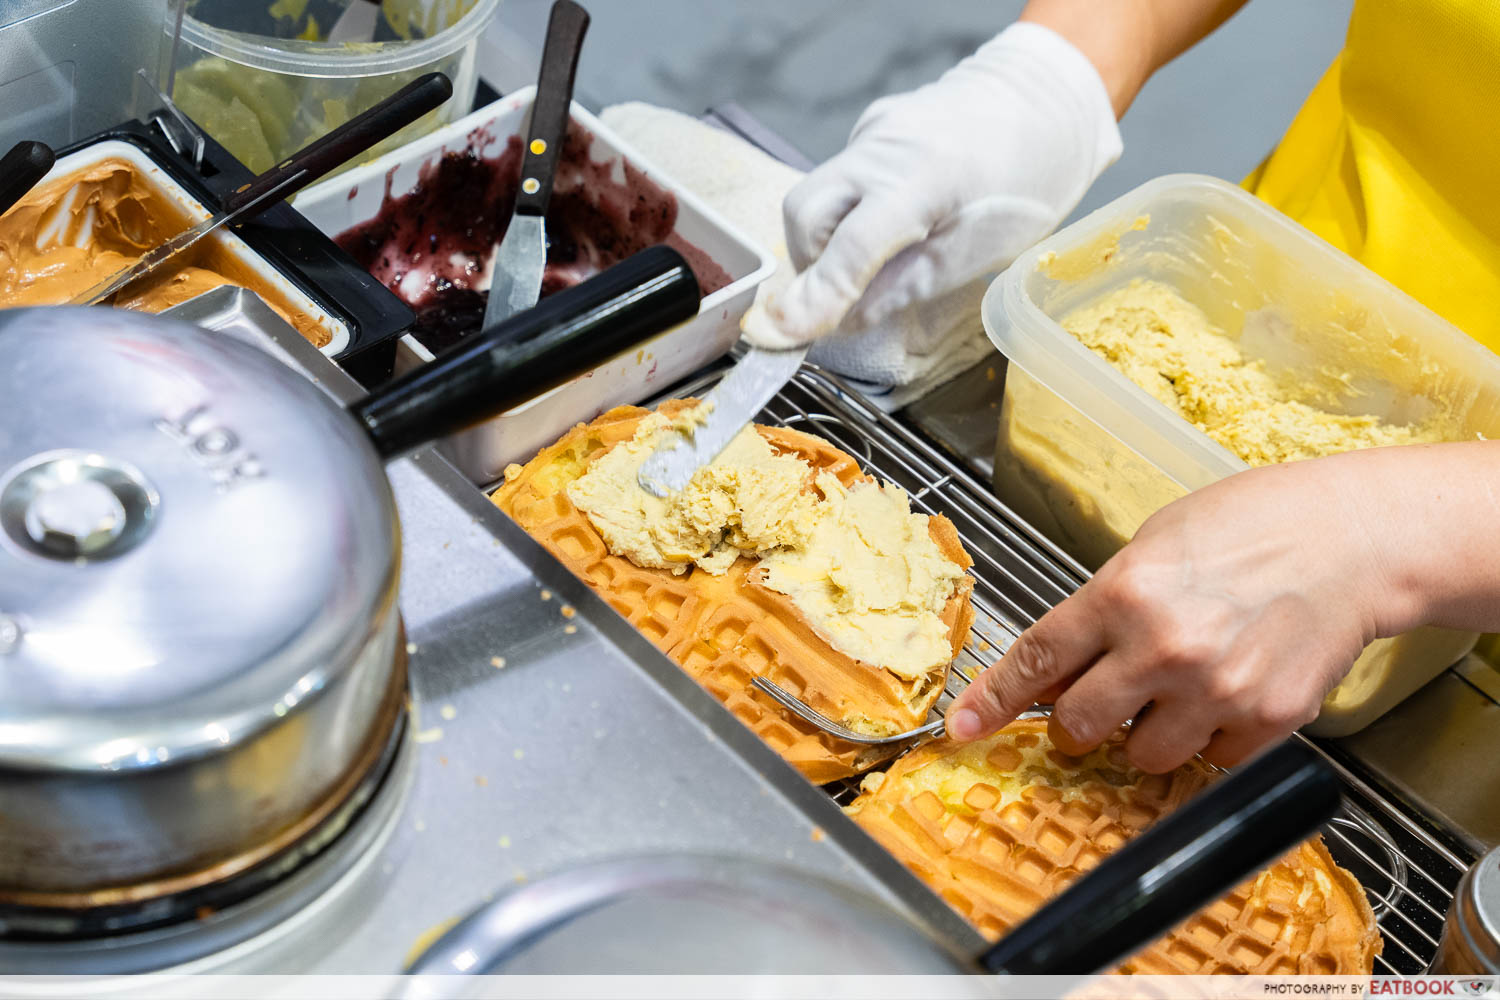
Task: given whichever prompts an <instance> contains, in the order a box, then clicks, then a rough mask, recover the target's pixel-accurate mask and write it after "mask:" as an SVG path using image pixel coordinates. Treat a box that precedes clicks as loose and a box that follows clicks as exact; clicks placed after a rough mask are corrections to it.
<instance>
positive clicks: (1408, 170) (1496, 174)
mask: <svg viewBox="0 0 1500 1000" xmlns="http://www.w3.org/2000/svg"><path fill="white" fill-rule="evenodd" d="M1497 112H1500V0H1356V2H1355V5H1354V13H1353V16H1352V17H1351V18H1350V21H1349V35H1348V38H1347V39H1346V41H1345V44H1344V51H1343V53H1342V54H1340V56H1339V57H1338V59H1336V60H1335V61H1334V64H1333V66H1331V67H1330V68H1329V70H1328V72H1327V73H1326V74H1325V75H1324V77H1323V79H1322V80H1321V81H1320V82H1319V83H1318V85H1317V87H1316V88H1315V89H1314V90H1313V92H1312V94H1311V96H1309V97H1308V99H1307V103H1306V104H1305V105H1304V106H1303V108H1302V110H1301V111H1300V112H1298V114H1297V117H1296V119H1295V120H1294V121H1293V122H1292V125H1291V128H1290V129H1288V130H1287V133H1286V136H1285V137H1284V138H1283V139H1282V141H1281V144H1280V145H1279V146H1278V147H1277V148H1276V150H1275V152H1273V153H1272V154H1271V156H1270V157H1269V158H1268V159H1267V160H1266V162H1265V163H1263V164H1262V165H1261V166H1260V168H1259V169H1258V170H1256V171H1255V173H1253V174H1252V175H1250V177H1248V178H1246V180H1245V186H1246V187H1247V188H1248V189H1249V190H1250V191H1252V192H1254V193H1255V194H1256V195H1258V196H1259V197H1260V198H1262V199H1264V200H1265V201H1267V202H1269V203H1270V204H1272V205H1274V206H1276V207H1277V208H1278V209H1280V210H1281V211H1283V212H1285V213H1286V214H1287V215H1289V216H1291V217H1292V218H1294V219H1296V220H1297V221H1298V222H1300V223H1302V224H1303V225H1304V226H1306V227H1307V228H1308V229H1311V230H1312V231H1313V232H1315V233H1317V234H1318V235H1319V236H1321V237H1323V238H1324V239H1325V240H1327V241H1328V242H1330V243H1332V244H1333V245H1334V246H1336V247H1338V248H1339V249H1341V250H1343V251H1345V252H1346V253H1348V254H1350V255H1351V256H1353V257H1355V258H1356V259H1358V260H1359V261H1360V262H1362V263H1363V264H1364V265H1365V266H1366V267H1369V268H1370V269H1371V270H1373V271H1375V272H1376V273H1377V274H1380V275H1381V276H1382V277H1384V278H1385V279H1386V280H1388V281H1390V282H1392V283H1393V284H1395V285H1397V286H1398V287H1400V288H1401V289H1402V290H1403V291H1405V292H1406V293H1407V294H1408V295H1411V296H1412V297H1413V298H1416V299H1417V300H1418V301H1420V302H1422V303H1423V304H1424V305H1426V306H1427V307H1428V308H1429V309H1432V310H1433V311H1434V312H1437V313H1438V314H1440V315H1442V316H1443V317H1444V318H1446V319H1447V320H1449V321H1450V322H1452V323H1453V324H1454V325H1455V326H1457V327H1459V328H1460V329H1462V330H1464V331H1465V332H1466V333H1468V334H1469V335H1470V336H1471V337H1473V338H1474V339H1475V340H1478V341H1479V342H1480V343H1482V344H1484V345H1485V346H1487V347H1489V348H1490V349H1491V350H1493V351H1497V352H1500V125H1497Z"/></svg>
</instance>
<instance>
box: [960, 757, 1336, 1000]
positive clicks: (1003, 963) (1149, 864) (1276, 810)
mask: <svg viewBox="0 0 1500 1000" xmlns="http://www.w3.org/2000/svg"><path fill="white" fill-rule="evenodd" d="M1338 806H1339V781H1338V778H1337V777H1336V776H1335V775H1334V773H1333V770H1332V769H1331V768H1330V767H1329V766H1328V765H1327V764H1326V763H1325V762H1324V761H1323V760H1322V758H1320V757H1319V756H1318V755H1317V754H1316V753H1315V752H1313V751H1312V750H1311V749H1309V748H1308V747H1306V746H1304V745H1302V744H1299V743H1284V744H1282V745H1281V746H1279V747H1277V748H1276V749H1274V750H1272V751H1270V752H1269V753H1267V754H1265V755H1264V756H1263V757H1261V758H1260V759H1259V760H1257V761H1254V762H1252V763H1250V764H1247V765H1245V766H1244V767H1243V768H1241V769H1240V770H1238V771H1236V772H1235V773H1234V774H1232V775H1230V776H1229V777H1227V778H1224V779H1223V780H1221V781H1219V782H1217V783H1215V784H1214V785H1213V786H1212V787H1210V788H1209V789H1208V790H1207V791H1205V792H1204V793H1203V794H1202V795H1199V796H1198V797H1197V798H1195V799H1194V800H1193V801H1192V802H1190V803H1188V804H1187V805H1186V806H1184V807H1183V808H1181V809H1179V810H1177V811H1176V812H1175V813H1172V814H1171V815H1169V816H1167V817H1166V818H1164V819H1163V820H1161V821H1160V822H1159V823H1157V824H1156V825H1155V826H1154V827H1152V828H1151V829H1150V830H1147V831H1146V832H1145V833H1143V834H1141V835H1140V836H1139V837H1137V838H1136V839H1135V840H1133V841H1131V842H1130V843H1129V844H1127V845H1126V846H1125V847H1123V848H1121V849H1120V851H1119V852H1117V853H1116V854H1113V855H1111V856H1110V857H1109V858H1108V859H1106V860H1105V861H1104V862H1103V863H1102V864H1101V865H1099V867H1098V868H1096V869H1094V870H1093V871H1092V872H1090V873H1089V874H1087V875H1085V876H1083V877H1082V878H1080V879H1079V880H1078V881H1077V882H1075V883H1073V885H1071V886H1069V887H1068V889H1067V890H1066V891H1065V892H1063V893H1062V894H1061V895H1060V896H1058V897H1057V898H1056V899H1053V900H1052V901H1051V902H1049V903H1048V904H1047V905H1046V906H1043V907H1042V908H1041V909H1040V910H1038V911H1037V912H1036V913H1035V914H1033V915H1032V916H1031V917H1030V918H1028V919H1027V920H1025V921H1024V922H1022V923H1021V924H1020V925H1019V926H1017V927H1016V928H1015V929H1014V930H1012V931H1011V932H1010V933H1009V934H1007V935H1006V936H1005V937H1003V938H1001V939H1000V942H999V943H998V944H996V945H995V946H994V947H993V948H991V949H990V950H989V951H987V952H985V953H984V954H983V955H982V956H980V959H979V961H980V964H982V965H983V966H984V967H985V968H987V969H989V970H990V971H991V972H998V973H1005V974H1009V975H1067V974H1075V975H1083V974H1087V973H1093V972H1097V971H1100V970H1102V969H1106V968H1108V967H1110V966H1112V965H1114V964H1115V963H1117V962H1119V961H1120V960H1122V959H1124V958H1126V957H1128V956H1130V955H1132V954H1134V953H1135V952H1136V951H1137V950H1138V949H1140V948H1141V947H1143V946H1144V945H1146V944H1149V943H1150V942H1152V941H1154V940H1155V939H1156V938H1158V937H1160V936H1161V935H1162V934H1165V933H1166V932H1167V931H1169V930H1170V929H1171V928H1172V927H1174V926H1176V925H1177V924H1178V923H1180V922H1181V921H1183V920H1185V919H1186V918H1188V917H1189V916H1191V915H1192V914H1193V913H1195V912H1196V911H1197V910H1198V909H1199V908H1200V907H1202V906H1203V905H1204V904H1206V903H1208V902H1210V901H1211V900H1213V899H1216V898H1217V897H1218V896H1220V895H1222V894H1223V893H1224V892H1226V891H1227V890H1228V889H1230V888H1231V887H1232V886H1234V885H1235V884H1237V883H1238V882H1239V881H1240V880H1242V879H1243V878H1245V876H1247V875H1249V874H1250V873H1251V872H1253V871H1255V870H1256V869H1258V868H1260V867H1262V866H1263V865H1264V864H1265V863H1266V862H1268V861H1270V860H1271V859H1272V858H1275V857H1277V856H1278V855H1280V854H1282V853H1284V852H1285V851H1287V850H1289V849H1290V848H1291V847H1292V846H1294V845H1295V844H1297V843H1299V842H1300V841H1301V840H1302V839H1303V838H1305V837H1307V836H1308V835H1310V834H1311V833H1312V832H1313V831H1314V830H1316V829H1317V828H1318V827H1319V826H1321V825H1323V824H1324V823H1326V822H1327V821H1328V820H1329V819H1331V818H1332V817H1333V814H1334V812H1335V811H1336V810H1337V809H1338Z"/></svg>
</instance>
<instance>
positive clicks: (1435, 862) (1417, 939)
mask: <svg viewBox="0 0 1500 1000" xmlns="http://www.w3.org/2000/svg"><path fill="white" fill-rule="evenodd" d="M722 374H723V367H722V366H721V367H719V368H718V369H716V370H714V371H712V372H710V373H709V374H705V375H702V376H699V377H698V378H695V379H694V380H692V381H690V382H688V383H687V384H685V385H680V386H677V387H676V388H674V390H673V391H672V392H671V394H670V395H671V396H673V397H677V398H682V397H684V396H701V395H702V394H703V393H705V392H706V391H707V390H708V389H710V388H711V387H712V386H713V384H714V383H715V382H717V381H718V379H719V378H720V377H722ZM756 419H757V421H758V422H760V423H763V424H770V425H778V426H782V427H791V428H795V429H798V430H804V431H807V432H809V433H813V434H817V435H819V436H820V437H824V438H827V439H828V440H829V441H832V442H833V443H834V444H836V445H838V446H839V447H840V448H842V449H844V450H845V451H847V452H848V453H849V454H850V455H853V456H854V457H855V458H857V459H858V460H859V462H860V464H861V465H862V466H863V468H864V470H865V471H866V472H868V473H870V474H871V475H874V476H877V477H878V478H880V479H883V480H886V481H888V482H893V483H895V484H897V485H898V486H900V487H901V488H902V489H904V490H906V492H907V493H908V494H909V495H910V497H911V503H912V508H913V509H914V510H918V511H921V512H922V513H925V514H941V515H943V516H945V517H947V518H948V519H949V520H950V521H952V522H953V524H954V526H955V527H956V528H957V529H958V534H959V536H960V537H961V538H962V540H963V543H964V547H965V549H967V550H968V552H969V554H970V555H971V556H972V557H973V559H974V567H973V569H972V570H971V571H970V572H971V573H972V575H973V577H974V581H975V582H974V594H973V606H974V612H975V614H974V626H973V628H972V629H971V631H970V634H969V639H968V641H967V642H966V643H965V645H964V650H963V653H962V654H961V655H960V656H959V657H958V659H956V660H955V661H954V669H953V670H952V671H951V672H950V674H949V678H948V685H947V694H946V697H945V698H944V700H943V701H941V702H940V703H939V706H938V710H939V711H941V710H942V709H943V708H944V707H945V706H946V703H947V701H948V700H949V699H951V697H952V696H953V695H956V694H957V693H958V692H959V691H961V690H962V689H963V688H964V687H966V686H967V685H968V683H969V680H970V679H971V678H972V677H973V676H974V674H975V673H976V672H977V671H978V670H980V669H982V668H983V667H986V666H988V665H989V664H991V663H993V662H994V661H995V660H996V659H998V658H999V656H1000V654H1001V653H1003V652H1004V651H1005V650H1006V649H1008V648H1009V647H1010V644H1011V643H1012V642H1013V641H1014V640H1015V638H1016V636H1018V635H1020V634H1021V632H1022V631H1023V630H1024V629H1025V628H1026V627H1027V626H1028V625H1030V624H1031V623H1032V622H1034V621H1035V620H1036V619H1037V618H1039V617H1041V616H1042V614H1044V613H1045V612H1046V611H1047V610H1048V609H1049V608H1051V607H1052V606H1053V605H1054V604H1056V603H1057V602H1058V601H1061V600H1062V599H1063V598H1065V597H1067V596H1068V595H1069V594H1071V593H1072V592H1073V591H1074V590H1075V589H1077V588H1078V587H1079V586H1080V585H1082V583H1083V581H1084V580H1085V579H1086V578H1087V573H1086V571H1085V570H1084V569H1083V568H1082V567H1081V566H1079V565H1078V564H1077V563H1076V562H1075V561H1074V560H1072V559H1071V558H1069V557H1068V556H1067V555H1066V554H1065V553H1063V552H1062V551H1061V550H1060V549H1058V548H1057V547H1056V546H1055V545H1053V544H1052V543H1051V542H1049V541H1047V540H1046V539H1045V538H1043V537H1042V536H1040V535H1039V534H1037V533H1036V532H1034V531H1033V530H1032V529H1031V528H1029V527H1028V526H1027V525H1026V524H1025V523H1024V522H1023V521H1021V520H1020V519H1019V518H1018V517H1016V516H1015V515H1014V514H1012V513H1011V512H1010V510H1009V509H1008V508H1006V507H1005V505H1004V504H1002V503H1000V501H999V500H998V499H996V497H995V496H994V494H993V493H991V492H990V490H989V489H988V488H987V487H986V486H985V485H984V484H982V483H981V482H979V481H978V480H977V479H975V478H974V477H973V475H972V474H971V473H969V472H968V471H966V470H965V469H963V468H962V467H960V466H959V465H958V464H957V463H955V462H954V461H953V460H952V459H950V458H949V457H948V456H947V455H946V454H945V453H944V452H943V451H941V450H940V449H939V448H937V447H935V446H933V445H932V444H930V443H929V442H928V441H927V440H926V439H924V438H923V437H921V436H920V435H918V434H917V433H915V432H913V431H912V430H911V429H909V428H908V427H906V426H905V425H903V424H902V423H900V422H899V421H897V420H895V419H894V418H892V417H890V416H889V415H887V414H885V413H883V412H882V411H880V410H879V409H877V408H875V407H874V406H872V405H871V404H870V403H869V402H868V401H867V400H865V399H864V398H863V397H862V396H860V395H859V394H857V393H855V392H853V391H852V390H850V389H848V388H847V387H845V386H844V385H843V384H842V383H841V382H840V381H839V380H838V379H837V378H836V377H834V376H832V375H830V374H828V373H826V372H823V371H821V370H820V369H818V368H817V367H816V366H813V365H808V366H805V367H804V368H803V369H802V370H801V371H799V372H798V373H797V375H796V377H795V378H793V379H792V381H791V382H789V383H788V384H787V386H786V388H785V389H783V390H782V391H781V392H780V393H779V394H778V395H777V396H776V397H775V398H774V399H773V400H772V401H771V402H770V404H769V405H768V406H767V407H766V408H765V409H764V410H762V411H761V413H760V415H759V416H758V417H757V418H756ZM1299 738H1300V737H1299ZM1325 756H1327V755H1326V754H1325ZM1330 763H1332V764H1333V766H1334V768H1335V769H1336V770H1337V771H1339V773H1340V776H1341V777H1342V778H1343V781H1344V808H1343V813H1342V815H1341V816H1339V817H1338V818H1336V819H1335V820H1334V821H1333V822H1332V823H1330V824H1329V825H1328V826H1327V827H1325V828H1324V830H1323V834H1324V840H1325V842H1326V843H1327V845H1328V849H1329V852H1330V853H1331V854H1333V856H1334V858H1335V859H1336V860H1337V861H1338V862H1339V864H1341V865H1343V866H1344V867H1345V868H1346V869H1348V870H1349V871H1350V872H1352V873H1353V874H1354V875H1355V877H1356V878H1358V879H1359V881H1360V884H1361V885H1363V886H1364V888H1365V893H1366V895H1367V896H1368V897H1369V900H1370V905H1371V906H1372V907H1373V908H1374V910H1375V914H1376V918H1377V921H1378V923H1379V925H1380V930H1381V935H1382V937H1383V939H1384V941H1385V946H1384V951H1383V953H1382V954H1381V955H1380V956H1379V957H1377V958H1376V960H1375V972H1376V973H1377V974H1382V975H1411V974H1415V973H1420V972H1423V971H1425V970H1426V969H1427V967H1428V966H1429V965H1430V964H1431V962H1432V959H1433V957H1434V955H1435V954H1436V953H1437V948H1438V939H1439V937H1440V936H1441V933H1442V927H1443V918H1444V915H1445V914H1446V913H1447V910H1448V905H1449V903H1450V902H1451V901H1452V898H1453V890H1454V888H1455V886H1457V884H1458V880H1459V879H1460V878H1461V877H1462V876H1463V873H1464V871H1465V870H1466V869H1467V868H1468V865H1469V864H1470V863H1471V862H1472V861H1473V860H1474V859H1473V858H1472V857H1469V858H1465V857H1461V856H1460V855H1458V854H1456V853H1454V851H1452V850H1451V849H1449V848H1448V847H1446V846H1444V845H1443V844H1442V843H1440V842H1439V841H1438V840H1437V839H1436V838H1434V837H1433V836H1432V835H1431V834H1430V833H1428V832H1427V831H1426V830H1425V829H1423V827H1422V826H1421V825H1419V824H1418V823H1417V822H1415V821H1414V820H1412V819H1411V818H1410V817H1408V816H1407V815H1406V813H1405V812H1403V811H1402V810H1401V808H1400V807H1399V806H1398V805H1397V804H1395V803H1394V802H1391V801H1390V800H1389V799H1388V798H1386V797H1385V796H1384V795H1382V794H1381V793H1380V792H1379V790H1377V789H1375V788H1372V787H1370V786H1369V785H1367V784H1365V783H1364V782H1363V781H1361V780H1360V779H1359V778H1358V777H1357V776H1355V775H1354V774H1352V773H1351V772H1350V771H1348V770H1347V769H1346V768H1344V767H1343V766H1342V765H1340V764H1339V763H1338V762H1337V761H1334V760H1331V759H1330ZM827 791H828V792H829V794H830V795H832V796H833V797H834V799H835V800H836V801H838V802H840V803H847V802H849V801H850V800H851V799H852V798H853V797H854V795H855V794H856V792H857V779H850V780H849V781H844V782H836V783H834V784H832V785H829V786H827Z"/></svg>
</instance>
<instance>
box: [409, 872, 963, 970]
mask: <svg viewBox="0 0 1500 1000" xmlns="http://www.w3.org/2000/svg"><path fill="white" fill-rule="evenodd" d="M965 971H973V966H972V964H969V963H966V962H965V961H964V960H963V959H961V958H960V957H958V956H957V955H956V954H955V953H953V952H951V951H949V950H948V948H947V947H945V946H943V945H940V944H939V943H938V942H937V941H935V940H934V939H932V938H930V937H929V936H927V935H926V934H924V933H923V932H922V931H921V930H919V929H918V928H917V927H915V926H914V925H913V924H911V923H910V922H908V921H907V920H906V919H905V918H903V917H902V916H900V915H899V914H898V913H897V912H896V911H895V910H893V909H891V908H890V907H889V906H887V905H885V904H883V903H881V902H879V901H877V900H875V899H872V898H870V897H869V896H865V895H863V894H861V893H858V892H855V891H853V890H851V889H849V888H847V887H845V886H843V885H841V884H839V883H836V882H832V881H829V880H827V879H825V878H822V877H819V876H815V875H811V874H809V873H807V872H803V871H799V870H797V869H793V868H790V867H787V866H784V865H781V864H771V863H768V862H764V861H756V860H752V859H750V858H736V857H723V856H713V855H694V854H682V855H676V856H672V857H665V856H648V857H636V858H622V859H618V860H611V861H603V862H596V863H593V864H589V865H584V866H582V867H579V868H574V869H570V870H566V871H562V872H558V873H556V874H552V875H548V876H546V877H544V878H541V879H538V880H536V881H534V882H530V883H528V884H527V885H526V886H525V887H523V888H521V889H516V890H513V891H511V892H509V893H507V894H506V895H504V896H502V897H500V898H498V899H496V900H495V901H494V902H492V903H487V904H485V905H484V906H482V907H480V908H479V909H478V910H476V911H474V912H473V913H471V914H470V915H469V916H468V917H466V918H465V919H463V920H462V921H461V922H459V923H458V924H456V925H455V926H454V927H453V928H452V929H451V930H449V931H447V932H446V933H445V934H443V936H442V937H440V938H439V939H438V940H437V941H435V942H434V943H433V944H432V945H431V946H430V947H428V948H427V949H426V950H425V951H424V952H423V953H422V954H421V955H419V956H418V957H417V958H416V959H415V960H414V961H413V962H412V964H411V966H410V967H408V968H407V969H406V972H408V973H410V974H412V978H411V979H410V980H409V984H410V987H409V990H408V992H407V994H405V995H406V996H409V997H413V998H415V997H421V998H423V1000H434V998H436V997H448V996H464V995H468V994H467V993H466V992H465V991H466V987H465V986H464V981H463V979H462V978H460V977H455V976H454V975H453V974H454V973H464V974H468V975H496V974H505V975H546V974H554V973H563V972H566V973H568V974H571V975H589V974H596V975H602V974H608V975H620V974H656V975H662V974H675V975H684V974H686V975H754V974H769V973H775V974H777V975H838V974H850V973H856V972H857V973H860V974H863V975H881V974H902V973H914V974H927V975H951V974H956V973H960V972H965ZM766 995H768V996H773V995H777V994H776V993H774V992H772V993H768V994H766Z"/></svg>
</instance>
